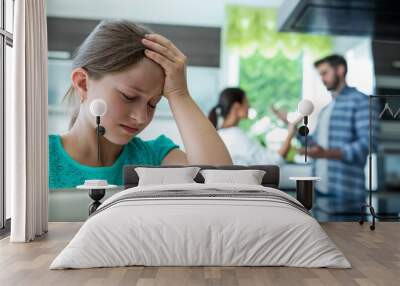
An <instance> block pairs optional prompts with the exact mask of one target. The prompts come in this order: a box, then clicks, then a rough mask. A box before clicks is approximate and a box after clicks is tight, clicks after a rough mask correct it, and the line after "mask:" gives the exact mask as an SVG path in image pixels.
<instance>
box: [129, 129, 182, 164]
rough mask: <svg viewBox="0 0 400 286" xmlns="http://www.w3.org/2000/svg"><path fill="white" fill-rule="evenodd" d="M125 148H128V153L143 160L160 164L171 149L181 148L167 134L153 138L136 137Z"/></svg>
mask: <svg viewBox="0 0 400 286" xmlns="http://www.w3.org/2000/svg"><path fill="white" fill-rule="evenodd" d="M125 148H127V149H128V150H127V152H126V153H127V154H130V155H132V156H140V157H141V158H140V160H141V161H145V162H153V163H154V164H155V165H160V164H161V161H162V160H163V159H164V157H165V156H166V155H167V154H168V153H169V151H171V150H172V149H175V148H179V145H178V144H176V143H175V142H174V141H172V140H171V139H170V138H168V137H167V136H165V135H159V136H158V137H157V138H155V139H151V140H144V139H142V138H139V137H134V138H133V139H131V141H130V142H129V143H128V144H127V145H126V146H125ZM139 154H140V155H139ZM137 159H139V158H137Z"/></svg>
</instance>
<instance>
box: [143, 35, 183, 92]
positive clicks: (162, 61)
mask: <svg viewBox="0 0 400 286" xmlns="http://www.w3.org/2000/svg"><path fill="white" fill-rule="evenodd" d="M142 43H143V44H144V45H145V47H146V48H147V49H146V50H145V55H146V56H147V57H148V58H149V59H151V60H153V61H154V62H156V63H158V64H159V65H160V66H161V67H162V68H163V69H164V73H165V83H164V90H163V94H164V95H165V97H166V98H167V99H170V98H171V97H175V96H185V95H189V92H188V88H187V82H186V60H187V59H186V56H185V55H184V54H183V53H182V52H181V51H180V50H179V49H178V48H177V47H176V46H175V45H174V44H173V43H172V42H171V41H170V40H168V39H167V38H165V37H164V36H161V35H159V34H147V35H146V36H145V38H143V39H142Z"/></svg>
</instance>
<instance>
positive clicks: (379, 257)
mask: <svg viewBox="0 0 400 286" xmlns="http://www.w3.org/2000/svg"><path fill="white" fill-rule="evenodd" d="M80 226H81V223H50V226H49V233H48V234H46V235H45V236H43V237H42V238H40V239H38V240H36V241H34V242H32V243H26V244H25V243H18V244H16V243H12V244H10V243H9V239H8V238H5V239H3V240H1V241H0V285H1V286H8V285H13V286H17V285H29V286H33V285H57V286H61V285H68V286H75V285H96V286H99V285H140V286H147V285H167V286H178V285H228V286H231V285H246V286H247V285H256V286H261V285H346V286H351V285H383V286H390V285H400V223H393V222H386V223H385V222H380V223H378V224H377V228H376V230H375V231H370V230H369V228H368V225H364V226H360V225H358V223H356V222H351V223H349V222H335V223H322V226H323V228H324V229H325V230H326V231H327V233H328V234H329V236H330V237H331V238H332V240H333V241H335V243H336V244H337V245H338V247H339V248H340V249H341V250H342V251H343V252H344V254H345V256H346V257H347V258H348V259H349V260H350V262H351V264H352V266H353V268H352V269H348V270H342V269H305V268H289V267H120V268H99V269H86V270H48V267H49V265H50V263H51V261H52V260H53V259H54V258H55V256H56V255H57V254H58V253H59V252H60V251H61V250H62V249H63V247H65V245H66V244H67V243H68V241H69V240H70V239H71V238H72V237H73V235H74V234H75V233H76V232H77V230H78V229H79V227H80Z"/></svg>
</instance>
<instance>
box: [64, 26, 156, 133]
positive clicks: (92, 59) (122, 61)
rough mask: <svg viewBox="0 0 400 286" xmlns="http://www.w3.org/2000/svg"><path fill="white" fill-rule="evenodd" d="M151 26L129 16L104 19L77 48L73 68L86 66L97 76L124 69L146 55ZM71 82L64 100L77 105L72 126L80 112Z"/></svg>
mask: <svg viewBox="0 0 400 286" xmlns="http://www.w3.org/2000/svg"><path fill="white" fill-rule="evenodd" d="M148 33H151V30H150V29H148V28H146V27H143V26H140V25H138V24H136V23H134V22H132V21H128V20H104V21H101V22H100V23H99V24H98V25H97V26H96V28H95V29H94V30H93V31H92V32H91V33H90V34H89V36H88V37H87V38H86V39H85V40H84V42H83V43H82V44H81V45H80V46H79V48H78V49H77V50H76V51H75V53H74V56H73V62H72V69H75V68H79V67H81V68H83V69H85V70H86V71H87V73H88V74H89V77H91V78H93V79H100V78H102V77H103V76H104V75H106V74H108V73H113V72H119V71H123V70H124V69H126V68H128V67H130V66H132V65H134V64H136V63H138V62H139V61H140V60H142V59H143V58H144V57H145V54H144V50H145V46H144V45H143V44H142V42H141V40H142V38H143V37H144V35H145V34H148ZM78 101H79V100H78V98H77V96H76V95H75V88H74V86H73V85H72V84H71V86H70V87H69V89H68V91H67V92H66V94H65V96H64V98H63V102H68V105H69V106H73V112H72V115H71V119H70V123H69V129H71V128H72V126H73V125H74V123H75V121H76V119H77V117H78V115H79V102H78Z"/></svg>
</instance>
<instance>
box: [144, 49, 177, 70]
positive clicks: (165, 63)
mask: <svg viewBox="0 0 400 286" xmlns="http://www.w3.org/2000/svg"><path fill="white" fill-rule="evenodd" d="M144 53H145V55H146V56H147V57H148V58H149V59H151V60H153V61H155V62H156V63H158V64H159V65H160V66H162V67H163V68H164V70H168V69H169V66H170V65H171V64H172V62H171V61H170V60H168V59H167V58H166V57H164V56H163V55H161V54H159V53H157V52H154V51H152V50H147V49H146V50H144Z"/></svg>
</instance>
